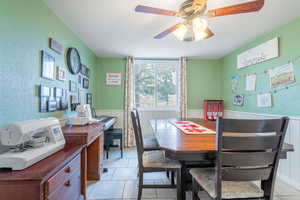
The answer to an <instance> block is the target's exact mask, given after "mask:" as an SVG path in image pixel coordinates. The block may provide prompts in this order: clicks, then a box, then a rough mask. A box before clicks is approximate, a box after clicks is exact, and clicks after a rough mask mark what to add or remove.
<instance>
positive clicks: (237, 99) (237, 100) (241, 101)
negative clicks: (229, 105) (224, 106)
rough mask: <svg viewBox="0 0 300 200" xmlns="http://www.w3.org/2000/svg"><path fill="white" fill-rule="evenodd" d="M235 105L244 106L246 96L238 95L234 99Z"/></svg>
mask: <svg viewBox="0 0 300 200" xmlns="http://www.w3.org/2000/svg"><path fill="white" fill-rule="evenodd" d="M233 105H236V106H243V105H244V95H242V94H236V95H234V97H233Z"/></svg>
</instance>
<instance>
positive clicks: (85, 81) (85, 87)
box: [82, 78, 90, 89]
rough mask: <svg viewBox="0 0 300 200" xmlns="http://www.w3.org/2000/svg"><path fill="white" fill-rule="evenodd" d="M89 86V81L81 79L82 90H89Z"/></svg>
mask: <svg viewBox="0 0 300 200" xmlns="http://www.w3.org/2000/svg"><path fill="white" fill-rule="evenodd" d="M89 85H90V82H89V79H87V78H83V79H82V87H83V88H84V89H89Z"/></svg>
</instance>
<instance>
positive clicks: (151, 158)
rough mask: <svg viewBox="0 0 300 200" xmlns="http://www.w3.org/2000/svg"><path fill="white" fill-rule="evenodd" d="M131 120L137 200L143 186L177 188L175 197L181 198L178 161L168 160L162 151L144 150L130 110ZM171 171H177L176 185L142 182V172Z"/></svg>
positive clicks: (136, 123)
mask: <svg viewBox="0 0 300 200" xmlns="http://www.w3.org/2000/svg"><path fill="white" fill-rule="evenodd" d="M131 120H132V125H133V130H134V135H135V141H136V145H137V154H138V166H139V191H138V200H140V199H141V197H142V190H143V188H177V199H181V196H182V195H181V192H182V191H181V185H180V183H181V165H180V163H179V162H178V161H175V160H169V159H167V158H166V157H165V155H164V151H159V150H156V151H145V149H144V144H143V142H142V141H143V139H142V134H141V132H140V129H139V127H138V119H137V115H136V112H134V111H132V112H131ZM163 171H165V172H166V171H172V172H175V173H177V181H176V185H172V184H171V185H145V184H144V183H143V181H144V179H143V177H144V173H146V172H163Z"/></svg>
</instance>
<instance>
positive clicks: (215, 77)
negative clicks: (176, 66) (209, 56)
mask: <svg viewBox="0 0 300 200" xmlns="http://www.w3.org/2000/svg"><path fill="white" fill-rule="evenodd" d="M187 81H188V86H187V88H188V108H189V109H200V108H202V104H203V100H206V99H210V100H214V99H220V98H221V62H220V60H200V59H195V60H188V62H187Z"/></svg>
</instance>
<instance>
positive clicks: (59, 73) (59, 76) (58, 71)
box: [56, 67, 66, 81]
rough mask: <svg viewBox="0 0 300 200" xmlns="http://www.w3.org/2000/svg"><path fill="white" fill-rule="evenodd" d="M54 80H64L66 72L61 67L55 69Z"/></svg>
mask: <svg viewBox="0 0 300 200" xmlns="http://www.w3.org/2000/svg"><path fill="white" fill-rule="evenodd" d="M56 79H57V80H59V81H65V80H66V70H65V69H64V68H62V67H57V69H56Z"/></svg>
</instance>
